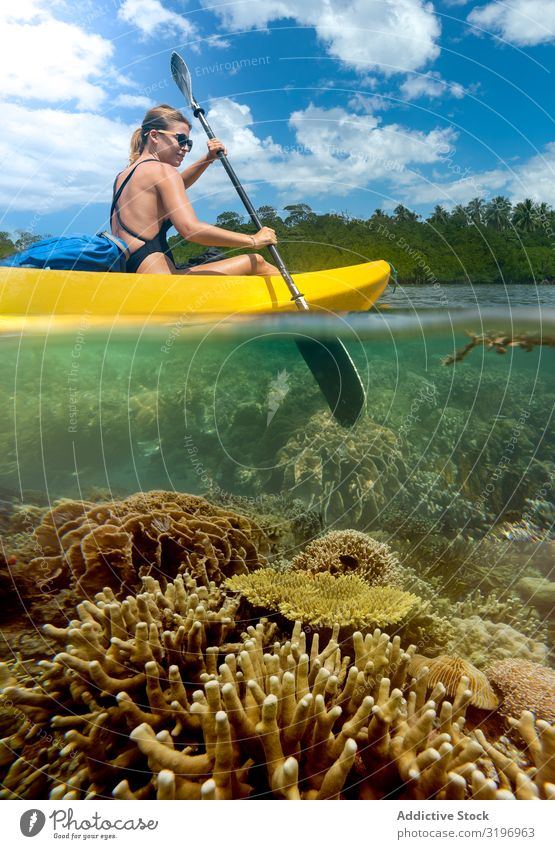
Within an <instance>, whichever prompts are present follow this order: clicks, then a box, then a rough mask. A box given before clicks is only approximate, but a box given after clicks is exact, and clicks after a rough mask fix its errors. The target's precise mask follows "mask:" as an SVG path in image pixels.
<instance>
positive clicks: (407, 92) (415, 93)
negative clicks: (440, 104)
mask: <svg viewBox="0 0 555 849" xmlns="http://www.w3.org/2000/svg"><path fill="white" fill-rule="evenodd" d="M401 94H402V95H403V96H404V97H405V98H406V99H407V100H417V99H418V98H419V97H429V98H432V97H445V96H451V97H455V98H457V99H460V98H461V97H464V88H463V87H462V85H460V83H451V82H446V81H445V80H443V79H442V78H441V75H440V74H439V73H438V72H436V71H430V72H429V73H428V74H411V76H410V77H407V79H406V80H405V81H404V83H403V84H402V85H401Z"/></svg>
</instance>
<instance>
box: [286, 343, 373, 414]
mask: <svg viewBox="0 0 555 849" xmlns="http://www.w3.org/2000/svg"><path fill="white" fill-rule="evenodd" d="M295 344H296V345H297V348H298V349H299V351H300V353H301V355H302V357H303V358H304V361H305V362H306V364H307V366H308V367H309V369H310V371H311V372H312V374H313V375H314V378H315V379H316V382H317V383H318V386H319V387H320V389H321V390H322V393H323V395H324V397H325V399H326V401H327V402H328V404H329V407H330V409H331V411H332V414H333V416H334V418H335V419H336V420H337V421H338V422H339V424H340V425H343V427H352V425H354V424H355V423H356V421H357V419H358V417H359V416H360V414H361V412H362V410H363V408H364V403H365V401H366V397H365V394H364V386H363V385H362V381H361V379H360V376H359V373H358V371H357V370H356V368H355V365H354V363H353V361H352V360H351V358H350V356H349V354H348V352H347V349H346V348H345V346H344V344H343V342H341V341H340V340H339V339H333V340H330V339H327V340H326V341H325V342H324V341H322V342H318V340H316V339H302V338H297V339H295Z"/></svg>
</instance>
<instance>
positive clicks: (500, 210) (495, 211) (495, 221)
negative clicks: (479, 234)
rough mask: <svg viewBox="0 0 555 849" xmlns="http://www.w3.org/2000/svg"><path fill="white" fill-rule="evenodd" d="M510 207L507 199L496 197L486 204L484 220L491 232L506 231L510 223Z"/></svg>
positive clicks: (501, 196)
mask: <svg viewBox="0 0 555 849" xmlns="http://www.w3.org/2000/svg"><path fill="white" fill-rule="evenodd" d="M511 211H512V206H511V202H510V200H509V198H506V197H503V195H497V197H494V198H492V199H491V200H490V202H489V203H488V204H487V206H486V209H485V213H484V218H485V221H486V224H487V226H488V227H491V228H492V230H507V229H508V227H509V225H510V223H511Z"/></svg>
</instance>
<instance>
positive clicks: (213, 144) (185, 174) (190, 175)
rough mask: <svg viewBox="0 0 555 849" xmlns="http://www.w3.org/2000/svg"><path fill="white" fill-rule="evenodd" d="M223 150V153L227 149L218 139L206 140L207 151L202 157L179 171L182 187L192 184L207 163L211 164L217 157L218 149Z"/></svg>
mask: <svg viewBox="0 0 555 849" xmlns="http://www.w3.org/2000/svg"><path fill="white" fill-rule="evenodd" d="M219 150H223V152H224V153H227V149H226V148H225V146H224V144H223V142H221V141H220V140H219V139H210V140H209V141H208V153H207V154H206V156H205V157H204V158H203V159H199V160H197V162H193V164H192V165H189V167H188V168H186V169H185V171H181V174H180V176H181V179H182V180H183V187H184V188H185V189H188V188H189V186H192V185H193V183H196V181H197V180H198V178H199V177H200V175H201V174H204V172H205V171H206V169H207V168H208V166H209V165H211V164H212V163H213V162H214V161H215V160H216V159H217V158H218V151H219Z"/></svg>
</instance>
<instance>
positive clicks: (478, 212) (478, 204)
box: [465, 198, 484, 224]
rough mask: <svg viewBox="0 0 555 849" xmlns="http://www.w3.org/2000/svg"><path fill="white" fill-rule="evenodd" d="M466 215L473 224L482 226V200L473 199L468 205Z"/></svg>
mask: <svg viewBox="0 0 555 849" xmlns="http://www.w3.org/2000/svg"><path fill="white" fill-rule="evenodd" d="M465 211H466V215H467V217H468V220H469V222H472V224H481V223H482V216H483V214H484V201H483V200H482V198H472V200H470V201H469V202H468V204H467V205H466V210H465Z"/></svg>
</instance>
